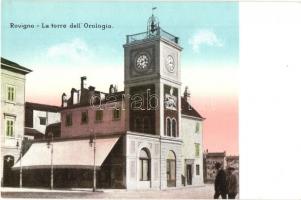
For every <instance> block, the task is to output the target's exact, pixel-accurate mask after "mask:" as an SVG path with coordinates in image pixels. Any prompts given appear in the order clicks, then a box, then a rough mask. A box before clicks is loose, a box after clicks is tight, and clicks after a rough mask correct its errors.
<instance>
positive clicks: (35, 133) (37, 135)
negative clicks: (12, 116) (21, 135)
mask: <svg viewBox="0 0 301 200" xmlns="http://www.w3.org/2000/svg"><path fill="white" fill-rule="evenodd" d="M24 132H25V135H28V136H33V137H34V139H41V138H43V137H44V134H43V133H41V132H40V131H38V130H37V129H34V128H28V127H25V128H24Z"/></svg>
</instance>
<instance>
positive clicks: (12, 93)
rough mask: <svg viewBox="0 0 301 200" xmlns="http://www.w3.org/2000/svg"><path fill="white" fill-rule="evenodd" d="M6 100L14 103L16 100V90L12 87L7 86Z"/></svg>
mask: <svg viewBox="0 0 301 200" xmlns="http://www.w3.org/2000/svg"><path fill="white" fill-rule="evenodd" d="M6 89H7V100H8V101H15V100H16V88H15V86H12V85H7V87H6Z"/></svg>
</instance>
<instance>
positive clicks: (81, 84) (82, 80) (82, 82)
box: [80, 76, 87, 90]
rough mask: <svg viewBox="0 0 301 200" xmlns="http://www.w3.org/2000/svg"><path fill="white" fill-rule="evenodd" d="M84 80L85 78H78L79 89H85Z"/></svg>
mask: <svg viewBox="0 0 301 200" xmlns="http://www.w3.org/2000/svg"><path fill="white" fill-rule="evenodd" d="M85 80H87V77H86V76H82V77H80V89H81V90H83V89H84V87H85Z"/></svg>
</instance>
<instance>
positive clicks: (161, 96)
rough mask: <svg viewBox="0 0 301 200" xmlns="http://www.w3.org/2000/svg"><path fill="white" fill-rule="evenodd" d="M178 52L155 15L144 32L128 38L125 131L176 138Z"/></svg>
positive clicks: (175, 41)
mask: <svg viewBox="0 0 301 200" xmlns="http://www.w3.org/2000/svg"><path fill="white" fill-rule="evenodd" d="M181 50H182V48H181V47H180V46H179V39H178V37H175V36H173V35H171V34H169V33H168V32H166V31H164V30H163V29H162V28H161V27H160V26H159V22H158V19H157V18H156V17H155V16H154V15H152V16H151V17H150V18H149V20H148V24H147V32H144V33H139V34H134V35H127V42H126V44H125V45H124V55H125V60H124V61H125V65H124V70H125V71H124V80H125V82H124V83H125V94H126V99H127V100H128V101H127V105H126V107H127V108H126V109H129V110H127V111H128V112H127V113H128V118H127V119H128V121H127V130H129V131H136V132H143V133H150V134H154V135H161V136H164V135H165V136H174V137H179V125H180V123H179V119H180V116H179V114H180V112H179V110H180V108H181V105H180V103H181V99H180V94H181V93H180V87H181V82H180V81H181V79H180V52H181ZM169 119H170V121H171V125H170V127H169V125H168V124H166V121H167V120H169ZM172 123H174V127H173V126H172ZM172 129H174V130H172Z"/></svg>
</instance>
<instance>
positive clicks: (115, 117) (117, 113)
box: [113, 109, 120, 120]
mask: <svg viewBox="0 0 301 200" xmlns="http://www.w3.org/2000/svg"><path fill="white" fill-rule="evenodd" d="M113 119H114V120H118V119H120V109H118V110H117V109H114V110H113Z"/></svg>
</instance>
